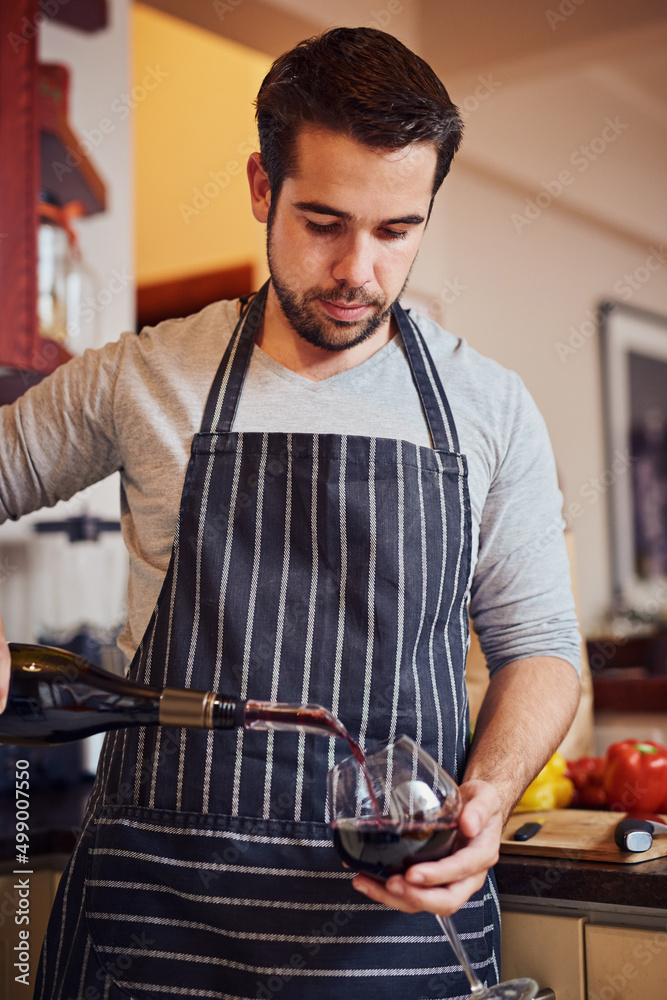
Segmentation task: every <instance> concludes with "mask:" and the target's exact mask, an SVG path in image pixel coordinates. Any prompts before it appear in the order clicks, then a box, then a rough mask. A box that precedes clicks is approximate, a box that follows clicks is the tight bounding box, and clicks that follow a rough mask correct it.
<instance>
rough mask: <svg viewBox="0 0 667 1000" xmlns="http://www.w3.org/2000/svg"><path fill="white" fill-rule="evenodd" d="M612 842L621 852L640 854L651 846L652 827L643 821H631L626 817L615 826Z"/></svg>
mask: <svg viewBox="0 0 667 1000" xmlns="http://www.w3.org/2000/svg"><path fill="white" fill-rule="evenodd" d="M614 841H615V843H616V846H617V847H618V848H619V850H621V851H632V852H633V853H634V854H641V853H642V852H643V851H648V850H649V848H650V847H651V846H652V845H653V826H652V824H651V823H649V822H647V820H645V819H631V818H630V817H629V816H626V818H625V819H622V820H621V821H620V823H617V824H616V829H615V830H614Z"/></svg>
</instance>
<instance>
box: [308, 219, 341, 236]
mask: <svg viewBox="0 0 667 1000" xmlns="http://www.w3.org/2000/svg"><path fill="white" fill-rule="evenodd" d="M337 226H338V223H337V222H330V223H328V225H326V226H323V225H321V224H320V223H317V222H311V221H310V219H306V229H310V231H311V232H312V233H333V232H334V230H335V229H336V228H337Z"/></svg>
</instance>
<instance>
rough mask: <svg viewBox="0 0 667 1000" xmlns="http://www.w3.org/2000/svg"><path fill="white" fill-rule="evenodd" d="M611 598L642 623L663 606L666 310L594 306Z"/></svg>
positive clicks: (666, 599) (666, 576)
mask: <svg viewBox="0 0 667 1000" xmlns="http://www.w3.org/2000/svg"><path fill="white" fill-rule="evenodd" d="M598 320H599V330H600V347H601V363H602V386H603V403H604V434H605V447H606V469H607V476H608V478H609V480H610V481H609V484H608V487H609V488H608V496H609V515H610V517H609V522H610V548H611V564H612V572H613V591H614V604H615V606H616V608H617V609H618V610H623V611H626V612H630V613H632V614H634V615H635V616H636V617H638V618H640V619H642V620H645V621H657V620H659V619H662V618H663V612H664V608H665V606H667V316H662V315H660V314H658V313H654V312H651V311H649V310H646V309H640V308H637V307H635V306H630V305H627V304H626V303H620V302H616V301H604V302H602V303H601V304H600V306H599V310H598Z"/></svg>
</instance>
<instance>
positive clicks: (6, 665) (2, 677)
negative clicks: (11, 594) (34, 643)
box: [0, 618, 11, 712]
mask: <svg viewBox="0 0 667 1000" xmlns="http://www.w3.org/2000/svg"><path fill="white" fill-rule="evenodd" d="M10 670H11V657H10V655H9V646H8V645H7V639H6V638H5V628H4V625H3V624H2V618H0V712H3V711H4V708H5V705H6V704H7V692H8V690H9V672H10Z"/></svg>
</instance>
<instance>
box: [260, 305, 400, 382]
mask: <svg viewBox="0 0 667 1000" xmlns="http://www.w3.org/2000/svg"><path fill="white" fill-rule="evenodd" d="M395 333H396V329H395V320H394V318H393V316H392V317H390V318H389V319H388V320H387V321H386V323H383V324H382V326H381V327H380V328H379V329H378V330H376V331H375V333H373V334H372V335H371V336H370V337H369V338H368V340H364V341H362V343H360V344H356V345H355V346H354V347H349V348H347V349H346V350H344V351H327V350H325V349H324V348H322V347H316V346H315V345H314V344H310V343H308V341H307V340H304V338H303V337H300V336H299V334H298V333H297V332H296V330H294V329H293V327H292V326H291V324H290V323H289V322H288V320H287V318H286V316H285V314H284V313H283V311H282V309H281V308H280V304H279V302H278V299H277V297H276V294H275V292H274V290H273V287H272V286H271V285H269V294H268V296H267V299H266V308H265V310H264V322H263V325H262V328H261V329H260V330H259V331H258V333H257V336H256V338H255V343H256V344H257V346H258V347H261V349H262V350H263V351H264V352H265V354H268V355H269V357H271V358H273V360H274V361H277V362H278V363H279V364H281V365H283V366H284V367H285V368H289V370H290V371H293V372H295V373H296V374H297V375H301V376H302V377H303V378H307V379H310V381H311V382H322V381H323V380H324V379H327V378H331V377H332V376H333V375H340V373H341V372H345V371H349V369H350V368H356V366H357V365H360V364H362V363H363V362H364V361H366V360H367V359H368V358H370V357H372V355H373V354H376V353H377V351H379V350H381V348H383V347H384V346H385V344H388V343H389V341H390V340H391V339H392V337H393V336H394V335H395Z"/></svg>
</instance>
